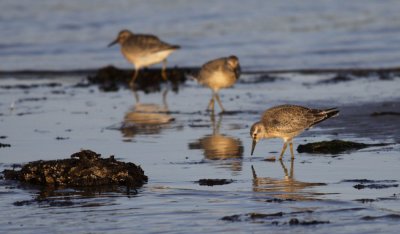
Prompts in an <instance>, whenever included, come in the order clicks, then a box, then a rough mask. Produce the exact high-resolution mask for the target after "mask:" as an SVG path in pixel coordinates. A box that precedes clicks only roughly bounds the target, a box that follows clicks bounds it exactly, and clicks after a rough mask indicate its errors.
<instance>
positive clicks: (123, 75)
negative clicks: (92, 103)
mask: <svg viewBox="0 0 400 234" xmlns="http://www.w3.org/2000/svg"><path fill="white" fill-rule="evenodd" d="M191 73H194V69H192V68H177V67H175V68H169V69H167V70H166V75H167V80H164V79H163V78H162V76H161V70H160V69H143V70H140V71H139V75H138V77H137V79H136V82H135V84H136V86H135V89H137V90H142V91H144V92H146V93H150V92H159V91H160V90H161V84H162V83H166V82H167V81H168V82H170V83H171V86H172V90H173V91H175V92H178V90H179V85H180V84H183V83H184V82H185V81H186V74H191ZM132 75H133V70H122V69H118V68H116V67H114V66H107V67H104V68H101V69H99V70H98V71H97V73H96V74H95V75H93V76H88V81H89V83H90V84H97V85H99V87H100V89H101V90H103V91H108V92H112V91H118V90H119V88H120V87H128V86H129V85H128V84H129V82H130V80H131V79H132Z"/></svg>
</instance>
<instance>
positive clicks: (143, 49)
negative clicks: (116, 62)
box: [108, 29, 180, 87]
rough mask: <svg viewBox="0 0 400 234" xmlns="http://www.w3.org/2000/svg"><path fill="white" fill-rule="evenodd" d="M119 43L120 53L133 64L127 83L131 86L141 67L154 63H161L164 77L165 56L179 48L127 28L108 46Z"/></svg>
mask: <svg viewBox="0 0 400 234" xmlns="http://www.w3.org/2000/svg"><path fill="white" fill-rule="evenodd" d="M117 43H119V44H120V45H121V53H122V54H123V55H124V57H125V58H126V60H128V61H129V62H131V63H132V64H133V65H134V66H135V72H134V73H133V76H132V80H131V81H130V83H129V85H130V86H131V87H133V85H134V83H135V80H136V78H137V76H138V74H139V70H140V69H141V68H142V67H148V66H150V65H153V64H156V63H160V62H162V63H163V66H162V72H161V75H162V77H163V79H166V73H165V68H166V66H167V57H168V56H169V55H170V54H171V53H172V52H174V51H175V50H177V49H179V48H180V46H178V45H170V44H168V43H166V42H163V41H161V40H160V39H159V38H158V37H157V36H154V35H150V34H134V33H132V32H131V31H129V30H126V29H125V30H122V31H120V32H119V33H118V36H117V38H116V39H115V40H114V41H112V42H111V43H110V44H109V45H108V47H110V46H112V45H114V44H117Z"/></svg>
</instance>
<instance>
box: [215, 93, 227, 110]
mask: <svg viewBox="0 0 400 234" xmlns="http://www.w3.org/2000/svg"><path fill="white" fill-rule="evenodd" d="M215 99H217V102H218V104H219V106H220V107H221V112H225V109H224V107H223V106H222V102H221V100H220V99H219V95H218V93H215Z"/></svg>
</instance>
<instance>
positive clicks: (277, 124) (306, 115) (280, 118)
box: [250, 105, 339, 160]
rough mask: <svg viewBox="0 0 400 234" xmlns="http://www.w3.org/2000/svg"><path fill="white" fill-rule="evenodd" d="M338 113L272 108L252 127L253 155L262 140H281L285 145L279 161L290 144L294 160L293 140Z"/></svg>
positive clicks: (332, 110) (286, 107)
mask: <svg viewBox="0 0 400 234" xmlns="http://www.w3.org/2000/svg"><path fill="white" fill-rule="evenodd" d="M338 113H339V110H337V108H330V109H325V110H319V109H310V108H307V107H303V106H295V105H281V106H276V107H272V108H270V109H268V110H266V111H265V112H264V114H263V115H262V117H261V121H259V122H256V123H254V124H253V126H251V130H250V136H251V137H252V138H253V144H252V147H251V155H253V152H254V148H255V147H256V144H257V142H258V141H259V140H260V139H262V138H281V139H282V140H283V142H284V143H283V148H282V152H281V154H280V157H279V160H282V157H283V153H285V150H286V147H287V144H288V143H289V145H290V153H291V154H292V159H293V158H294V153H293V143H292V140H293V138H294V137H295V136H297V135H299V134H300V133H302V132H303V131H304V130H307V129H309V128H310V127H312V126H314V125H315V124H317V123H319V122H322V121H324V120H326V119H329V118H331V117H334V116H337V115H338Z"/></svg>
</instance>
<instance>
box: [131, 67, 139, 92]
mask: <svg viewBox="0 0 400 234" xmlns="http://www.w3.org/2000/svg"><path fill="white" fill-rule="evenodd" d="M138 75H139V68H135V72H134V73H133V76H132V80H131V81H130V82H129V86H130V87H131V88H134V87H135V81H136V78H137V77H138Z"/></svg>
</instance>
